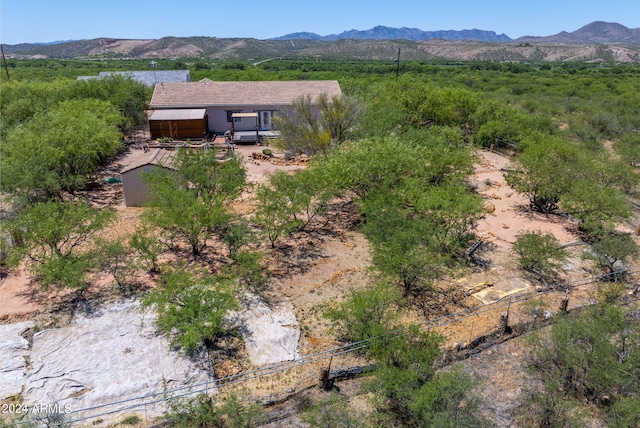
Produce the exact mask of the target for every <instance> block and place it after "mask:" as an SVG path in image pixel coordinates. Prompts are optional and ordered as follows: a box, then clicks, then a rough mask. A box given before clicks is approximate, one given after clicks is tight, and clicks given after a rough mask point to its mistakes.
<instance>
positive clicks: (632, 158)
mask: <svg viewBox="0 0 640 428" xmlns="http://www.w3.org/2000/svg"><path fill="white" fill-rule="evenodd" d="M613 147H614V148H615V150H616V152H617V153H618V154H619V155H620V157H621V158H622V159H624V160H625V161H626V162H628V163H629V164H630V165H633V166H637V165H638V164H639V163H640V134H637V133H633V134H632V133H629V134H625V135H623V136H621V137H620V138H619V139H618V140H617V141H616V142H615V143H614V146H613Z"/></svg>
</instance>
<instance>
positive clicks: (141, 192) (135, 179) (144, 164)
mask: <svg viewBox="0 0 640 428" xmlns="http://www.w3.org/2000/svg"><path fill="white" fill-rule="evenodd" d="M175 153H176V152H173V151H169V150H165V149H156V150H155V151H153V152H150V153H149V156H148V157H147V158H146V159H143V160H142V161H140V162H138V163H135V164H133V165H131V166H129V167H127V168H125V169H123V170H122V171H121V172H120V174H121V177H122V191H123V193H124V205H125V206H127V207H138V206H141V205H143V204H144V203H146V202H149V201H150V200H151V198H150V195H149V188H148V187H147V185H146V184H145V183H144V182H143V181H142V178H141V177H140V173H141V172H143V171H151V169H152V168H165V169H169V170H173V168H172V166H171V165H172V162H173V156H174V155H175Z"/></svg>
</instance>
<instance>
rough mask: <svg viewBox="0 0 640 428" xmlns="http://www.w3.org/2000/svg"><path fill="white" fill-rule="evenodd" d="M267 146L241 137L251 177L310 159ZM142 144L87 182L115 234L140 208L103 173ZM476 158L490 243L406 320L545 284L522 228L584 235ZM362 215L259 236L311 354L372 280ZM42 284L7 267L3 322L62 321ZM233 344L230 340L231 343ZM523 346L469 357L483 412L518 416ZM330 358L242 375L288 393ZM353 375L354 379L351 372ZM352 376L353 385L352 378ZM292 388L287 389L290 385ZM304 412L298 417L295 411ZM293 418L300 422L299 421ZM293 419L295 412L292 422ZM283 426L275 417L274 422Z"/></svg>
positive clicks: (472, 326) (100, 287)
mask: <svg viewBox="0 0 640 428" xmlns="http://www.w3.org/2000/svg"><path fill="white" fill-rule="evenodd" d="M262 149H263V147H260V146H254V145H248V146H236V148H235V151H236V153H238V154H240V155H242V157H243V159H244V164H245V166H246V169H247V176H248V180H249V181H250V182H252V183H262V182H265V181H266V180H267V179H268V175H269V174H270V173H272V172H274V171H277V170H285V171H288V172H291V173H293V172H295V171H297V170H300V169H301V168H304V165H305V161H306V159H298V160H294V161H293V162H284V160H283V159H282V158H281V157H276V159H271V160H267V159H261V158H260V156H252V154H253V153H256V154H261V153H262ZM144 155H145V154H144V153H143V149H142V148H141V147H140V148H136V147H134V146H132V147H131V148H130V149H129V150H128V151H127V152H126V153H125V154H123V155H122V156H121V157H119V158H118V159H116V160H115V161H114V162H113V163H112V164H111V165H110V166H109V167H108V168H107V169H105V170H104V171H102V172H101V173H100V174H98V175H97V177H96V179H95V184H94V185H93V186H92V188H91V189H90V190H89V191H87V192H86V194H85V195H84V196H86V197H87V198H88V199H89V200H90V201H91V203H92V204H94V205H96V206H98V207H107V206H108V207H112V208H114V209H115V210H116V212H117V220H116V221H115V222H114V224H113V225H112V226H111V227H110V228H109V230H107V231H105V235H107V236H110V237H116V236H119V237H123V238H124V237H127V236H129V235H131V234H132V233H133V232H134V231H135V229H136V227H137V226H138V225H139V215H140V213H141V212H142V209H141V208H126V207H124V200H123V195H122V186H121V184H119V183H118V184H107V183H106V182H105V181H104V179H105V178H106V177H114V176H118V173H119V171H120V170H122V169H123V168H125V167H126V166H127V165H130V164H132V163H134V162H137V161H138V160H139V159H140V157H141V156H144ZM478 158H479V161H478V163H477V165H476V168H475V174H474V175H473V177H471V179H470V181H471V183H472V184H473V185H474V186H475V187H476V188H477V191H478V193H479V194H480V195H482V197H483V198H484V199H485V201H486V202H485V203H486V207H487V214H486V215H485V216H484V218H482V219H480V220H479V221H478V223H477V226H476V230H475V233H476V235H477V236H478V237H479V238H480V239H482V240H483V241H484V242H485V243H484V244H483V246H482V247H481V249H480V250H479V251H478V253H477V257H478V258H479V259H481V260H482V263H481V264H480V265H478V266H476V267H473V268H469V269H467V270H466V271H465V272H463V273H462V274H461V276H459V277H456V278H448V279H446V280H443V281H442V283H441V284H440V285H439V287H440V289H441V290H446V293H442V296H441V299H442V300H439V301H437V304H436V305H435V306H433V307H432V309H433V312H432V313H431V314H430V313H428V311H425V310H417V309H414V310H409V311H407V313H406V314H405V316H404V320H405V321H407V322H424V321H427V320H429V319H431V318H435V317H438V316H442V315H446V314H447V313H454V312H456V311H458V310H464V309H467V308H470V307H474V306H479V305H481V304H486V303H492V302H497V301H500V300H501V299H505V298H508V296H510V295H513V294H514V293H518V292H521V291H525V290H532V289H535V288H536V287H539V286H540V284H536V283H532V282H531V280H529V279H527V278H525V277H524V276H523V275H522V274H521V273H520V270H519V269H518V268H517V265H516V260H515V257H514V254H513V252H512V251H511V245H512V244H513V242H514V241H515V238H516V236H517V234H518V233H519V232H522V231H528V230H540V231H544V232H549V233H552V234H554V235H555V236H556V237H557V238H558V240H559V241H560V242H561V243H563V244H565V243H570V242H574V241H578V240H579V238H578V236H577V235H576V234H575V233H574V230H575V225H574V224H572V223H571V222H570V221H569V220H567V219H565V218H563V217H560V216H552V215H549V216H544V215H540V214H537V213H533V212H531V211H530V210H528V209H527V204H528V201H527V200H526V198H525V197H523V196H522V195H520V194H518V193H517V192H515V191H514V190H513V189H512V188H511V187H510V186H509V185H508V184H507V183H506V181H505V179H504V175H503V171H504V169H505V168H508V165H509V159H508V158H507V157H505V156H503V155H500V154H498V153H493V152H490V151H480V152H479V157H478ZM250 196H251V190H249V191H248V193H247V194H246V195H245V196H244V198H242V199H241V200H240V201H239V202H237V203H236V204H235V205H234V208H235V209H236V210H238V211H240V212H247V211H250V210H251V209H252V202H251V199H250ZM358 220H359V219H358V216H357V213H356V212H355V208H354V207H353V204H351V203H350V201H349V200H346V199H345V200H336V201H333V203H332V205H331V207H330V209H329V211H328V212H327V213H326V214H324V215H323V216H321V217H319V218H318V219H316V220H315V223H314V224H313V225H312V226H311V227H310V228H309V230H308V231H306V232H300V233H297V234H295V235H293V236H291V237H289V238H287V239H283V240H282V241H279V242H278V245H277V247H276V249H270V248H268V246H267V245H262V246H261V249H262V250H263V251H264V254H265V257H266V259H267V261H268V268H269V270H270V272H271V274H272V276H273V281H272V287H271V289H270V290H269V291H267V292H266V293H265V297H266V298H267V300H268V301H269V302H271V303H273V304H277V303H278V302H283V301H287V302H290V303H291V304H292V305H293V307H294V311H295V314H296V317H297V319H298V321H299V323H300V325H301V329H302V334H301V339H300V344H299V345H300V353H301V355H310V354H314V353H317V352H320V351H323V350H326V349H331V348H333V347H335V346H337V345H339V342H338V341H337V340H336V338H335V334H334V332H333V331H332V330H331V324H330V322H329V321H328V320H326V319H325V318H324V317H323V312H324V310H325V309H326V308H327V307H329V306H333V305H336V304H338V303H339V302H340V301H342V300H344V299H345V298H346V297H347V296H348V294H349V292H350V291H351V290H358V289H363V288H366V287H368V286H369V285H370V284H371V279H370V269H371V257H370V248H369V244H368V242H367V241H366V239H365V238H364V237H363V236H362V234H360V233H359V232H358V231H357V223H358ZM571 251H572V257H571V259H570V261H569V263H568V264H567V266H566V267H567V268H568V270H567V273H566V274H565V277H564V278H563V279H564V280H567V281H570V280H572V279H577V278H584V277H585V276H586V275H588V273H589V270H588V266H585V265H583V262H582V260H581V258H580V251H581V247H572V248H571ZM139 282H140V284H141V287H145V286H153V278H151V277H149V276H145V275H142V274H141V275H140V278H139ZM34 289H35V284H33V283H32V281H31V279H30V277H29V275H28V273H27V272H25V271H24V270H20V269H18V270H14V271H10V272H5V273H4V274H3V277H2V279H1V282H0V323H9V322H16V321H19V320H25V319H36V321H37V322H38V323H42V324H45V325H52V324H55V323H57V322H60V318H61V317H62V315H60V313H59V311H60V302H61V301H63V300H64V299H63V297H64V296H60V295H59V294H56V293H50V294H42V293H40V294H36V293H34ZM91 293H93V295H95V296H102V295H105V294H106V295H110V296H113V295H114V294H117V292H116V291H114V286H113V281H112V280H110V278H108V277H103V278H102V279H101V280H100V281H99V282H98V283H96V284H95V285H94V286H93V287H92V289H91V290H90V295H91ZM572 294H575V296H576V300H574V301H573V302H572V305H573V304H583V303H584V302H585V301H588V299H589V298H590V296H592V292H591V291H589V290H588V287H587V286H585V287H584V289H576V290H574V291H572ZM558 301H559V297H557V296H556V297H553V298H552V300H551V301H550V303H549V307H550V308H556V307H557V306H556V305H557V304H558ZM499 311H500V310H498V312H487V313H484V314H478V315H474V316H470V317H468V318H465V319H463V320H460V321H459V322H456V323H451V324H447V325H444V326H442V327H439V330H438V331H439V332H441V333H442V334H444V335H446V336H447V338H448V340H447V344H448V345H449V346H454V343H458V344H461V343H463V344H464V343H467V344H468V343H469V342H471V341H472V340H473V339H474V338H475V337H477V336H480V335H483V334H486V333H487V332H489V331H491V330H493V329H495V328H496V326H497V323H498V320H499V315H500V312H499ZM512 311H513V313H512V315H513V316H514V317H518V316H520V317H522V318H526V317H530V316H531V305H529V306H526V305H520V306H516V305H514V307H513V308H512ZM228 340H229V343H228V344H226V345H225V344H222V345H221V349H222V348H227V349H236V350H237V353H236V355H235V357H232V358H227V359H223V355H227V356H228V353H227V352H221V353H220V359H219V360H216V361H215V362H214V367H215V368H216V371H217V372H218V371H219V372H220V373H219V375H228V374H236V373H239V372H242V371H247V370H251V369H252V367H251V366H250V363H248V361H247V358H246V353H244V352H243V350H242V346H241V343H238V341H237V340H235V339H233V338H230V339H228ZM227 345H228V346H227ZM523 353H524V351H523V347H522V345H521V344H518V343H515V342H514V343H505V344H503V345H499V346H496V347H494V348H491V349H490V350H489V351H486V352H484V353H483V354H482V355H479V356H477V357H474V358H472V359H471V360H470V363H469V364H470V366H471V367H475V368H476V369H477V371H478V372H479V373H481V379H482V382H483V384H482V389H484V391H485V395H486V396H487V397H488V398H491V400H490V401H489V402H488V403H487V405H486V412H487V413H488V414H491V415H494V416H495V417H496V418H497V419H496V420H497V421H498V422H500V421H503V422H504V423H502V422H501V423H500V426H507V425H508V424H509V423H510V422H511V421H512V420H511V419H509V417H507V416H506V415H507V414H510V413H509V412H511V410H512V409H513V408H514V406H515V405H516V404H515V403H517V398H515V397H517V394H518V392H519V390H520V389H519V388H520V386H519V383H518V382H519V380H518V379H520V381H521V380H522V379H523V377H524V376H526V375H525V374H523V371H522V370H521V364H522V359H521V358H520V357H521V356H522V355H523ZM365 363H366V361H365V360H363V359H362V357H361V356H360V355H358V354H347V355H343V356H340V357H337V358H336V359H335V360H334V361H333V364H334V367H343V368H344V367H349V366H353V365H360V364H365ZM324 364H326V361H324V362H318V363H317V364H313V365H310V366H309V367H304V368H300V369H295V370H291V371H289V372H283V373H282V374H280V375H277V376H275V377H274V376H271V377H269V378H268V379H265V378H259V379H255V380H253V381H250V382H245V383H243V384H242V387H241V388H242V390H243V391H244V392H245V393H246V391H249V392H250V394H249V395H250V396H251V397H256V396H258V397H261V398H265V397H266V398H265V399H264V400H262V401H263V402H265V401H269V397H272V398H273V397H275V398H278V399H282V398H283V397H286V396H291V395H292V394H295V393H296V392H300V391H304V390H308V388H310V387H311V386H313V385H316V384H317V379H318V373H319V369H320V367H321V366H322V365H324ZM350 382H351V381H350ZM353 382H355V383H345V384H343V385H344V386H342V388H345V389H346V390H349V389H352V390H353V391H354V393H353V394H352V395H353V399H352V405H353V406H355V407H357V408H359V409H360V410H362V409H364V408H366V407H367V405H366V404H365V402H366V400H364V398H363V397H362V396H359V395H358V394H359V393H358V392H357V390H358V388H357V385H358V383H357V381H353ZM354 385H355V386H354ZM286 391H289V392H286ZM296 421H298V422H299V420H297V419H296ZM298 422H296V423H298ZM292 423H293V422H292ZM272 426H277V425H272Z"/></svg>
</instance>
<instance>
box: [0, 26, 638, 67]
mask: <svg viewBox="0 0 640 428" xmlns="http://www.w3.org/2000/svg"><path fill="white" fill-rule="evenodd" d="M465 31H468V32H469V33H465V32H464V31H461V32H449V31H443V32H437V31H436V32H423V31H422V30H417V29H409V28H404V29H402V28H401V29H397V28H396V29H394V28H389V27H383V26H378V27H374V28H373V29H371V30H367V31H358V30H351V31H346V32H343V33H341V34H340V35H332V36H325V37H332V38H336V40H323V38H322V36H318V35H317V34H314V33H294V34H290V35H288V36H282V37H279V38H277V39H268V40H258V39H253V38H218V37H204V36H202V37H163V38H161V39H151V40H141V39H114V38H98V39H92V40H76V41H71V42H63V43H55V44H41V43H40V44H35V43H31V44H20V45H3V48H4V52H5V54H6V55H7V57H9V58H12V57H13V58H15V57H18V58H20V57H21V58H78V59H80V58H139V59H145V58H148V59H151V58H216V59H233V60H243V59H244V60H246V59H247V58H254V59H270V58H283V57H289V58H290V57H306V58H310V57H313V58H327V59H334V58H345V59H352V60H353V59H364V60H380V59H384V60H393V59H394V58H396V56H397V52H398V49H399V48H401V49H402V58H403V60H405V61H407V60H410V61H424V60H433V61H440V60H446V61H450V60H454V61H510V62H541V61H546V62H560V61H575V62H626V63H640V29H630V28H627V27H625V26H623V25H620V24H615V23H607V22H602V21H597V22H593V23H591V24H588V25H586V26H584V27H582V28H580V29H578V30H576V31H573V32H571V33H568V32H564V31H563V32H561V33H558V34H556V35H554V36H546V37H532V36H527V37H521V38H519V39H516V40H511V39H509V41H503V42H495V41H486V40H477V39H473V38H472V37H480V36H482V35H484V36H491V37H501V36H502V35H500V36H499V35H496V34H495V33H494V32H483V31H481V30H465ZM424 33H428V34H430V35H431V36H434V35H439V37H436V38H431V39H427V40H411V38H415V37H418V36H419V35H421V34H422V36H424ZM453 33H456V34H453ZM400 34H403V37H401V38H398V37H399V35H400ZM343 36H344V37H346V38H340V37H343ZM356 36H357V37H361V38H356ZM374 36H375V37H378V39H374V38H372V37H374ZM445 37H448V38H449V40H445ZM453 37H455V39H453ZM505 37H506V36H505Z"/></svg>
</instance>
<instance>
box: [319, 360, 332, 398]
mask: <svg viewBox="0 0 640 428" xmlns="http://www.w3.org/2000/svg"><path fill="white" fill-rule="evenodd" d="M332 360H333V355H332V356H331V358H329V365H328V366H323V367H321V368H320V387H321V388H322V389H323V390H324V391H330V390H331V388H332V387H333V381H332V380H331V379H330V375H331V362H332Z"/></svg>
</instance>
